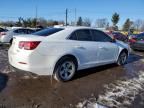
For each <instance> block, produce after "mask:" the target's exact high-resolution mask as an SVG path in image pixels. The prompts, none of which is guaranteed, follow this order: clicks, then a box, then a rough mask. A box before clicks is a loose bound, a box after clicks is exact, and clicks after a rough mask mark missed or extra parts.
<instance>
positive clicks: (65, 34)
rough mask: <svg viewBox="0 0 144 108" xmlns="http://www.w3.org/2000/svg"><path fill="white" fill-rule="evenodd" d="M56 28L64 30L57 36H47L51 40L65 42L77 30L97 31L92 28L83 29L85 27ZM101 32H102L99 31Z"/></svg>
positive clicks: (56, 34)
mask: <svg viewBox="0 0 144 108" xmlns="http://www.w3.org/2000/svg"><path fill="white" fill-rule="evenodd" d="M54 28H62V29H64V30H62V31H59V32H57V33H55V34H52V35H51V36H47V38H48V39H49V40H65V39H66V38H68V37H69V36H70V35H71V33H73V32H74V31H76V30H81V29H93V30H97V29H96V28H92V27H83V26H78V27H75V26H64V27H54ZM98 31H101V30H98Z"/></svg>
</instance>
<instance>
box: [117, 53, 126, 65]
mask: <svg viewBox="0 0 144 108" xmlns="http://www.w3.org/2000/svg"><path fill="white" fill-rule="evenodd" d="M127 56H128V55H127V53H126V52H125V51H122V52H121V53H120V55H119V58H118V60H117V64H118V65H124V64H125V63H126V60H127Z"/></svg>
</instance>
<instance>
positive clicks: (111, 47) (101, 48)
mask: <svg viewBox="0 0 144 108" xmlns="http://www.w3.org/2000/svg"><path fill="white" fill-rule="evenodd" d="M92 34H93V40H94V41H96V42H97V44H98V61H99V63H100V64H103V63H104V64H105V63H108V62H114V61H115V60H116V58H117V55H118V51H119V48H118V46H117V45H116V44H115V42H112V38H111V37H110V36H108V35H106V34H105V33H104V32H102V31H99V30H92Z"/></svg>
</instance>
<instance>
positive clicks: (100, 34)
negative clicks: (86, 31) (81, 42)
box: [92, 30, 112, 42]
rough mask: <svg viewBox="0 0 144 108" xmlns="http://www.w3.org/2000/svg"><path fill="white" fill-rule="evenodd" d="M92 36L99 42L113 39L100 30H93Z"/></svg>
mask: <svg viewBox="0 0 144 108" xmlns="http://www.w3.org/2000/svg"><path fill="white" fill-rule="evenodd" d="M92 36H93V40H94V41H98V42H110V41H112V39H111V38H110V37H109V36H108V35H106V34H105V33H103V32H101V31H98V30H92Z"/></svg>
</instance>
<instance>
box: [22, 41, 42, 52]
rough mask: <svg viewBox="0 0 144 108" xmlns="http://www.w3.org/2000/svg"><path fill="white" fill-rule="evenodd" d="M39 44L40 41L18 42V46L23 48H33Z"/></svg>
mask: <svg viewBox="0 0 144 108" xmlns="http://www.w3.org/2000/svg"><path fill="white" fill-rule="evenodd" d="M39 44H40V41H21V42H19V48H20V49H22V48H24V49H25V50H33V49H35V48H36V47H37V46H38V45H39Z"/></svg>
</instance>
